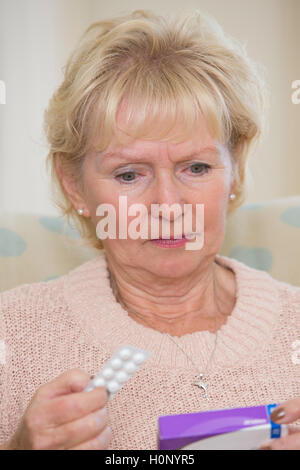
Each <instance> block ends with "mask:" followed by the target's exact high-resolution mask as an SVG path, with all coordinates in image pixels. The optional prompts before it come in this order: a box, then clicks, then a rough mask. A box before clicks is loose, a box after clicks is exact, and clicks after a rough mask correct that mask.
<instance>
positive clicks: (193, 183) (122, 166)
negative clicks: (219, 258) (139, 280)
mask: <svg viewBox="0 0 300 470" xmlns="http://www.w3.org/2000/svg"><path fill="white" fill-rule="evenodd" d="M84 187H85V193H84V201H83V204H84V207H85V208H86V209H88V211H89V215H90V216H91V219H92V221H93V222H94V224H95V230H96V226H97V224H98V223H99V221H100V220H101V219H103V217H102V216H97V215H96V210H97V207H98V206H99V205H100V204H103V203H106V204H110V205H112V206H113V207H114V208H115V214H116V233H117V238H116V239H110V238H108V239H106V240H103V246H104V248H105V250H106V252H107V255H108V256H109V258H110V259H112V260H113V262H114V264H116V265H122V266H123V268H126V267H127V268H129V267H135V268H139V269H144V270H146V271H148V272H150V273H152V274H154V275H156V276H166V277H180V276H186V275H187V274H189V273H191V272H192V271H193V270H195V269H196V268H197V267H199V264H201V263H202V265H203V267H204V266H205V265H207V264H208V263H210V262H212V261H213V259H214V257H215V255H216V253H218V251H219V249H220V247H221V244H222V241H223V235H224V227H225V221H226V211H227V205H228V202H229V195H230V194H231V192H232V191H233V189H234V188H233V179H232V163H231V158H230V155H229V153H228V151H227V150H226V148H224V147H223V146H221V145H219V144H218V143H217V142H216V141H214V139H213V138H212V137H211V135H210V133H209V131H208V129H207V126H206V123H205V121H204V119H201V121H200V122H199V123H198V126H197V130H195V132H194V134H193V136H192V137H191V138H190V139H188V140H186V141H185V142H183V143H180V144H171V143H165V142H156V141H155V142H152V141H142V140H134V141H131V142H130V143H129V144H128V145H124V143H123V144H122V145H120V143H118V141H116V140H115V141H114V142H111V144H110V145H109V147H108V148H107V149H106V150H105V151H104V152H102V153H97V152H96V151H91V152H89V153H88V154H87V156H86V160H85V164H84ZM121 196H126V197H127V207H128V209H129V207H130V205H131V204H136V203H138V204H143V206H144V207H145V210H146V212H145V214H146V215H145V214H144V215H143V217H145V218H146V219H147V220H148V232H147V233H148V235H147V239H143V238H138V239H132V238H130V237H128V234H127V238H126V239H118V231H119V227H120V222H121V221H120V216H119V204H120V197H121ZM123 200H124V199H123ZM163 203H164V204H167V205H168V206H172V204H174V203H177V204H179V205H180V207H181V208H182V214H183V211H184V204H189V205H190V206H189V207H190V209H191V212H192V221H193V222H192V223H193V230H195V228H196V221H195V217H196V204H203V205H204V206H203V208H204V244H203V247H202V248H201V249H197V250H187V249H185V245H183V246H178V247H171V248H170V247H169V248H167V247H162V246H160V245H159V244H157V243H155V242H153V241H151V232H150V227H151V223H153V222H154V220H155V221H156V222H159V236H162V223H163V221H164V223H168V222H169V224H170V235H171V236H172V235H174V234H175V232H174V226H175V221H176V218H177V217H178V215H177V216H175V215H174V213H172V212H171V213H170V216H169V217H168V216H167V213H165V216H164V217H162V215H160V216H156V217H154V218H153V217H151V205H152V204H163ZM199 213H200V212H198V215H199ZM105 215H106V214H105ZM123 216H125V218H126V220H127V227H129V225H130V223H131V221H132V220H133V219H135V218H136V216H132V215H131V216H128V213H127V214H124V213H123ZM183 217H184V215H183ZM181 227H182V230H181V233H180V235H181V234H183V233H184V226H183V224H181ZM106 230H107V227H106ZM185 233H186V232H185ZM155 238H157V237H155ZM203 263H204V264H203Z"/></svg>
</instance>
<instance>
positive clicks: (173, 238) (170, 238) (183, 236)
mask: <svg viewBox="0 0 300 470" xmlns="http://www.w3.org/2000/svg"><path fill="white" fill-rule="evenodd" d="M192 238H194V235H192V234H190V233H187V234H186V235H180V236H178V237H174V235H170V237H168V238H163V237H159V238H151V240H184V239H186V240H191V239H192Z"/></svg>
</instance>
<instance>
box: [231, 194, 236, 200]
mask: <svg viewBox="0 0 300 470" xmlns="http://www.w3.org/2000/svg"><path fill="white" fill-rule="evenodd" d="M235 198H236V195H235V194H234V193H232V194H230V199H231V200H232V201H233V200H234V199H235Z"/></svg>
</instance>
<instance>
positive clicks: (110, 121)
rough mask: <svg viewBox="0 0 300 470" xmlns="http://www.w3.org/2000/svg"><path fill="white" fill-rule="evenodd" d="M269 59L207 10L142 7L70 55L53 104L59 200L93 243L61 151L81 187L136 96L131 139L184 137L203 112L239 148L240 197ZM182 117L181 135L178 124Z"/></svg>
mask: <svg viewBox="0 0 300 470" xmlns="http://www.w3.org/2000/svg"><path fill="white" fill-rule="evenodd" d="M260 67H261V66H258V65H257V64H255V63H254V62H253V61H252V60H251V59H250V58H249V57H248V55H247V52H246V50H245V47H244V46H243V45H242V44H240V43H238V42H237V41H236V40H234V39H232V38H230V37H228V36H226V35H225V34H224V32H223V30H222V29H221V27H220V26H219V24H218V23H217V22H216V21H215V20H214V19H212V18H211V17H209V16H208V15H207V14H203V13H201V12H199V11H198V10H196V11H193V12H192V13H190V14H187V15H186V16H185V17H182V15H180V17H177V18H175V19H174V18H173V19H170V18H168V19H166V18H163V17H162V16H159V15H156V14H154V13H153V12H150V11H148V10H147V11H145V10H135V11H133V12H131V13H130V14H128V15H125V16H119V17H116V18H111V19H107V20H103V21H99V22H97V23H94V24H92V25H91V26H90V27H89V28H88V29H87V30H86V32H85V33H84V35H83V36H82V38H81V39H80V41H79V44H78V46H77V47H76V49H75V50H74V52H73V53H72V55H71V57H70V59H69V60H68V62H67V64H66V67H65V73H64V80H63V82H62V84H61V86H60V87H59V88H58V89H57V90H56V91H55V93H54V95H53V97H52V98H51V100H50V102H49V106H48V108H47V109H46V111H45V127H44V128H45V132H46V136H47V139H48V141H49V143H50V151H49V153H48V156H47V167H48V168H49V167H50V171H51V176H52V184H53V186H52V189H53V195H54V202H55V203H56V205H57V206H58V207H59V208H60V209H61V211H62V214H63V215H64V216H66V217H67V218H68V221H69V222H70V221H71V222H74V224H75V226H76V227H77V229H78V230H79V233H80V235H81V237H82V239H83V241H85V243H86V244H88V245H92V246H94V247H96V248H103V245H102V242H101V240H99V239H98V237H97V235H96V228H95V226H94V224H93V223H92V221H91V219H89V218H84V217H81V216H79V215H78V214H77V211H76V210H75V208H74V207H73V205H72V203H71V202H70V201H69V199H68V196H67V195H66V193H65V190H64V188H63V186H62V183H61V181H60V178H59V176H58V174H57V172H56V166H55V158H56V157H59V159H60V162H61V165H62V168H63V170H64V171H66V172H68V173H69V174H70V175H72V177H73V178H74V180H75V181H76V182H77V183H78V184H79V187H82V186H81V182H82V171H83V161H84V157H85V155H86V153H87V151H88V150H89V149H90V148H91V146H92V144H93V143H94V142H96V141H97V149H98V150H99V151H102V150H104V149H105V148H106V147H107V146H108V145H109V143H110V141H111V139H112V137H113V135H114V134H115V133H116V132H117V122H116V117H117V112H118V109H120V105H121V104H122V102H123V100H124V99H126V104H127V106H128V107H127V121H126V126H127V127H126V129H122V130H124V131H125V132H126V133H127V134H129V135H130V136H132V138H136V139H137V138H140V139H144V140H147V139H149V140H168V141H170V140H172V141H173V142H181V141H183V140H184V139H185V137H186V136H187V135H188V134H189V132H190V131H191V130H192V128H193V126H194V124H195V122H196V120H197V118H198V117H199V112H201V113H202V114H203V115H204V117H205V118H206V121H207V123H208V128H209V130H210V132H211V134H212V136H213V137H214V138H216V139H218V140H219V142H221V143H223V144H225V145H226V146H227V147H228V149H229V150H230V153H231V156H232V159H233V160H234V161H233V163H236V165H234V168H235V174H234V181H235V187H234V191H235V194H236V199H235V200H233V201H230V202H229V206H228V215H229V214H230V213H232V212H233V211H234V210H235V209H237V208H238V207H239V206H241V205H242V204H243V203H244V201H245V198H246V186H245V183H246V180H245V177H246V166H247V165H246V164H247V157H248V155H249V152H250V148H252V147H253V144H254V143H257V142H258V140H259V138H260V136H261V135H262V129H263V124H264V116H265V112H264V111H265V104H266V100H265V97H266V93H265V91H266V90H265V83H264V79H263V72H262V69H260ZM179 116H180V126H179V127H180V133H179V134H178V133H177V134H174V132H172V129H175V128H176V129H178V126H175V124H176V123H178V119H179Z"/></svg>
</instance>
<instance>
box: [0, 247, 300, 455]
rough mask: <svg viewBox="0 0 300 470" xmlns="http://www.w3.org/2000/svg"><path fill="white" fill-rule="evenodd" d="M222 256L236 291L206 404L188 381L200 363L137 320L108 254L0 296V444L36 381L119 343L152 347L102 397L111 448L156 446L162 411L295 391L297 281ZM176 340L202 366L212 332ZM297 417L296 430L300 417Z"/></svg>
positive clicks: (85, 364) (259, 400)
mask: <svg viewBox="0 0 300 470" xmlns="http://www.w3.org/2000/svg"><path fill="white" fill-rule="evenodd" d="M218 259H219V261H220V262H222V263H223V264H224V265H227V266H229V267H231V269H232V270H233V271H234V273H235V275H236V280H237V299H236V304H235V307H234V310H233V312H232V314H231V315H230V317H229V318H228V321H227V323H226V324H225V325H223V326H222V327H221V329H220V330H219V333H218V343H217V349H216V352H215V355H214V359H213V361H212V362H211V366H210V367H209V369H208V370H207V373H206V382H207V385H208V390H209V392H210V397H211V399H210V401H209V402H207V401H206V400H205V398H204V397H203V391H201V390H200V389H198V388H197V387H193V386H192V385H191V384H192V382H194V381H195V380H196V378H197V371H196V370H195V368H194V366H193V365H192V364H191V363H190V361H188V359H187V358H186V356H185V355H184V354H183V353H182V352H181V351H180V349H179V348H178V347H177V346H176V345H175V344H174V343H173V342H172V341H171V340H170V339H169V338H168V337H167V336H166V335H165V334H163V333H160V332H158V331H155V330H153V329H150V328H146V327H144V326H142V325H141V324H139V323H137V322H135V321H134V320H133V319H131V318H130V317H129V316H128V315H127V312H126V311H125V310H124V309H123V308H122V307H121V305H120V304H119V303H117V302H116V301H115V298H114V296H113V293H112V290H111V288H110V284H109V279H108V272H107V268H106V258H105V255H104V252H101V253H100V254H99V256H97V257H96V258H95V259H93V260H91V261H88V262H86V263H84V264H82V265H81V266H79V267H77V268H76V269H74V270H72V271H70V272H69V273H68V274H67V275H65V276H62V277H60V278H58V279H55V280H52V281H50V282H39V283H34V284H24V285H21V286H19V287H17V288H14V289H11V290H8V291H6V292H3V293H2V294H0V340H2V341H4V342H5V351H6V354H5V361H4V358H3V357H2V361H1V360H0V444H2V443H3V442H5V441H7V440H8V439H9V438H10V437H11V435H12V434H13V433H14V431H15V429H16V427H17V425H18V421H19V419H20V417H21V416H22V415H23V413H24V411H25V409H26V407H27V405H28V403H29V401H30V399H31V397H32V396H33V394H34V392H35V391H36V390H37V388H39V387H40V386H41V385H42V384H45V383H47V382H49V381H50V380H52V379H53V378H55V377H57V376H58V375H60V374H61V373H62V372H64V371H67V370H69V369H72V368H81V369H84V370H85V371H87V372H88V373H90V374H96V373H97V372H98V371H99V370H100V369H101V366H102V364H103V363H104V362H106V361H107V360H108V359H109V358H110V356H111V355H112V354H113V352H114V351H116V350H117V349H118V348H119V346H120V345H122V344H131V345H133V346H137V347H141V348H143V349H147V350H149V351H151V352H152V355H151V357H150V359H149V360H148V361H147V362H146V363H145V364H144V365H143V367H142V368H141V369H140V370H139V371H138V372H137V374H135V375H134V376H133V377H132V378H131V380H130V381H129V382H128V383H126V384H125V386H124V387H123V388H122V390H121V391H120V392H119V393H118V394H117V395H116V396H115V397H114V399H113V400H111V401H110V402H109V403H108V406H107V407H108V412H109V420H110V426H111V428H112V432H113V440H112V442H111V445H110V449H157V422H158V417H159V416H161V415H165V414H177V413H191V412H196V411H201V410H203V411H204V410H209V409H216V408H217V409H220V408H232V407H242V406H254V405H261V404H267V403H275V402H277V403H280V402H283V401H285V400H289V399H292V398H296V397H300V365H299V362H300V361H299V359H300V352H298V353H297V352H296V351H295V349H294V347H295V346H294V345H293V343H294V342H295V341H296V340H299V339H300V288H298V287H294V286H291V285H289V284H287V283H283V282H279V281H277V280H275V279H273V278H272V277H271V276H270V275H269V274H267V273H266V272H263V271H260V270H255V269H252V268H249V267H248V266H246V265H245V264H243V263H240V262H238V261H236V260H234V259H230V258H227V257H224V256H220V255H218ZM177 341H178V342H179V343H180V344H181V345H182V347H183V348H184V350H185V351H186V352H187V353H188V354H189V355H191V356H192V357H193V359H194V361H195V362H196V363H197V365H198V367H199V369H200V370H201V369H203V368H205V366H206V364H207V360H208V357H209V355H210V353H211V351H212V348H213V346H214V335H213V334H212V333H210V332H208V331H199V332H195V333H192V334H186V335H184V336H183V337H181V338H177ZM297 354H298V355H297ZM2 356H3V355H2ZM1 362H2V363H1ZM4 362H5V363H4ZM296 424H297V425H299V428H300V420H298V421H297V423H296Z"/></svg>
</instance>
